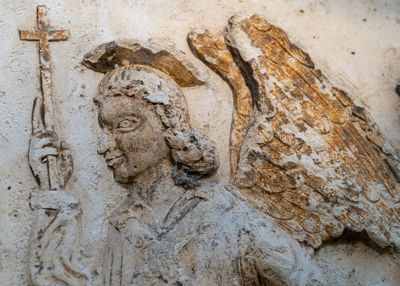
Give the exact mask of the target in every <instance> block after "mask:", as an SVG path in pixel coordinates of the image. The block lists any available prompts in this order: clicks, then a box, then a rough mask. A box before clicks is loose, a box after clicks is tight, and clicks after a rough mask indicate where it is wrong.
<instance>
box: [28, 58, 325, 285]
mask: <svg viewBox="0 0 400 286" xmlns="http://www.w3.org/2000/svg"><path fill="white" fill-rule="evenodd" d="M94 101H95V104H96V106H97V107H98V114H99V124H100V127H101V130H102V137H101V138H102V139H101V142H100V147H99V150H98V152H99V153H100V154H102V155H103V156H104V158H105V161H106V163H107V165H108V166H109V167H110V168H111V169H112V171H113V175H114V179H115V180H116V181H117V182H118V183H120V184H122V185H123V186H124V187H125V188H126V191H127V193H128V195H127V199H126V200H125V201H124V202H122V204H121V205H120V207H118V208H117V209H116V210H115V211H114V213H113V215H112V216H111V218H110V221H109V223H108V236H107V243H106V246H105V249H104V258H103V274H102V276H103V279H102V285H176V286H177V285H324V281H323V277H322V276H321V273H320V269H319V268H318V267H317V266H316V265H315V264H314V262H313V261H312V259H311V258H310V256H309V255H308V254H307V253H306V251H305V250H304V249H303V248H302V247H301V246H300V244H299V243H298V242H297V241H296V240H295V239H293V238H291V237H290V236H289V235H288V234H287V233H286V232H284V231H283V230H281V229H280V227H278V226H277V225H276V224H275V223H274V222H273V221H272V220H271V219H270V218H269V217H268V216H266V215H264V214H262V213H261V212H259V211H258V210H256V209H255V208H254V207H253V206H251V205H250V204H248V203H247V202H246V200H245V199H244V197H243V196H242V195H241V194H240V193H239V192H238V191H237V190H236V188H235V187H233V186H232V185H229V184H220V183H212V184H211V183H208V184H207V183H202V182H201V178H202V177H207V176H211V175H213V174H214V172H215V171H216V169H217V168H218V157H217V154H216V150H215V147H214V146H213V145H212V144H211V143H210V141H209V140H208V139H207V138H206V137H205V136H204V135H202V134H201V133H199V132H197V131H196V130H194V129H192V128H191V127H190V125H189V121H188V114H187V108H186V103H185V99H184V96H183V93H182V91H181V90H180V88H179V87H178V85H177V83H176V82H175V81H174V80H173V79H171V78H170V77H169V76H167V75H166V74H165V73H163V72H161V71H159V70H158V69H155V68H153V67H150V66H145V65H128V66H124V67H118V68H115V69H113V70H111V71H109V72H107V73H106V74H105V76H104V78H103V80H102V81H101V83H100V86H99V91H98V94H97V95H96V96H95V99H94ZM36 134H40V135H36ZM46 134H47V133H46V132H39V133H35V134H34V135H33V138H35V137H36V136H40V139H38V140H36V139H33V140H31V150H33V151H32V152H31V156H30V158H31V166H32V169H33V172H34V173H35V174H38V176H40V175H39V173H40V172H41V170H40V169H39V168H37V167H36V166H40V164H42V160H43V158H46V156H48V155H57V156H62V153H63V152H62V150H61V145H62V144H60V143H59V142H60V140H59V139H58V138H57V137H56V136H55V135H54V134H53V135H48V136H47V135H46ZM46 136H47V137H46ZM46 138H47V139H46ZM61 159H62V158H61ZM78 191H79V190H75V191H74V192H78ZM55 193H60V195H59V197H58V200H56V201H60V200H61V201H62V195H61V194H62V192H61V191H60V192H45V193H42V194H41V195H42V197H41V200H36V202H37V203H36V204H35V205H37V207H42V208H47V209H53V210H62V211H61V213H62V223H56V227H54V226H52V227H51V228H52V232H50V233H49V232H47V231H44V232H43V233H42V234H41V237H38V238H37V239H36V242H38V243H40V242H41V241H46V242H50V245H49V244H46V246H45V247H43V246H44V245H43V243H42V244H41V247H36V248H35V249H34V253H35V255H36V258H35V259H36V261H37V262H40V267H39V268H40V271H39V270H38V269H36V268H35V265H33V264H32V265H30V267H31V268H34V269H36V270H35V271H33V276H32V281H33V283H32V284H33V285H90V283H91V282H90V279H89V278H88V277H87V275H85V273H80V272H79V271H78V270H79V269H78V270H76V269H73V267H72V266H73V265H72V266H71V267H69V264H73V262H74V261H72V260H70V256H65V255H63V254H62V253H60V252H59V251H58V250H59V248H62V247H63V245H64V246H65V245H66V244H65V239H67V237H68V235H71V234H73V233H74V232H73V231H71V230H69V231H68V233H67V232H65V231H64V229H65V228H66V227H68V226H69V225H74V223H76V217H77V214H76V212H72V213H71V215H70V217H69V219H68V213H69V212H68V211H69V210H72V209H76V208H77V205H76V204H68V203H67V202H64V204H63V205H62V206H61V207H60V206H57V205H54V206H51V205H49V204H51V202H49V201H50V200H46V199H45V196H46V195H49V196H56V195H55ZM43 202H47V203H43ZM41 204H42V206H41ZM82 215H84V214H82ZM55 220H56V221H57V219H55ZM52 223H53V225H54V222H52ZM55 234H57V238H58V240H57V243H51V242H52V236H54V235H55ZM75 235H76V233H75ZM76 243H79V241H78V242H76ZM35 245H38V244H35ZM35 245H34V246H35ZM52 247H53V251H52V249H49V248H52ZM59 253H60V255H59V256H57V255H58V254H59ZM43 256H45V257H43ZM31 272H32V271H31ZM38 281H39V282H38Z"/></svg>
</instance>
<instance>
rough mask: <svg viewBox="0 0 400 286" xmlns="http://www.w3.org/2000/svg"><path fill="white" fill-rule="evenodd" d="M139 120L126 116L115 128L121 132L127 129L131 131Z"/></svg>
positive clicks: (137, 124)
mask: <svg viewBox="0 0 400 286" xmlns="http://www.w3.org/2000/svg"><path fill="white" fill-rule="evenodd" d="M139 122H140V121H139V120H138V119H137V118H127V119H124V120H121V121H120V122H119V123H118V125H117V127H116V129H117V130H118V131H122V132H128V131H133V130H135V129H136V128H137V127H138V126H139Z"/></svg>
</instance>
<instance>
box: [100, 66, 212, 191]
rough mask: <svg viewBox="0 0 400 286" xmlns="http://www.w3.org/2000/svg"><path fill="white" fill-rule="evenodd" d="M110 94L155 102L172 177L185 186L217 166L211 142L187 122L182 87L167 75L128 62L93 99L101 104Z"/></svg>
mask: <svg viewBox="0 0 400 286" xmlns="http://www.w3.org/2000/svg"><path fill="white" fill-rule="evenodd" d="M109 96H128V97H135V98H142V99H145V100H147V101H148V102H150V103H151V104H155V105H156V113H157V114H158V116H159V117H160V119H161V122H162V124H163V125H164V127H165V129H166V130H165V133H164V134H165V137H164V139H165V140H166V143H167V145H168V146H169V148H170V159H171V162H172V164H173V165H174V171H173V179H174V182H175V184H176V185H180V186H183V187H184V188H185V189H190V188H194V187H195V186H197V185H199V183H198V179H200V178H201V177H206V176H210V175H212V174H214V173H215V171H216V170H217V169H218V166H219V163H218V156H217V153H216V149H215V147H214V145H213V144H211V142H210V141H209V140H208V139H207V137H205V136H204V135H203V134H201V133H200V132H198V131H196V130H194V129H193V128H191V127H190V125H189V117H188V114H187V104H186V100H185V98H184V96H183V93H182V91H181V89H180V88H179V87H178V85H177V84H176V83H175V81H174V80H173V79H171V78H170V77H168V76H167V75H166V74H164V73H162V72H160V71H159V70H156V69H154V68H151V67H149V66H142V65H129V66H124V67H119V68H116V69H114V70H112V71H110V72H108V73H107V74H106V75H105V76H104V77H103V79H102V81H101V83H100V85H99V91H98V93H97V96H96V97H95V98H94V101H95V102H96V103H98V104H101V101H103V100H105V99H106V98H107V97H109Z"/></svg>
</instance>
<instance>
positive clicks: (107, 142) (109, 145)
mask: <svg viewBox="0 0 400 286" xmlns="http://www.w3.org/2000/svg"><path fill="white" fill-rule="evenodd" d="M115 148H116V143H115V140H114V139H113V137H112V135H111V133H110V132H109V131H107V130H106V129H103V131H102V133H101V135H100V139H99V148H98V149H97V153H99V154H100V155H105V154H106V153H107V151H110V150H114V149H115Z"/></svg>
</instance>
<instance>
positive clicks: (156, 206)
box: [128, 159, 184, 218]
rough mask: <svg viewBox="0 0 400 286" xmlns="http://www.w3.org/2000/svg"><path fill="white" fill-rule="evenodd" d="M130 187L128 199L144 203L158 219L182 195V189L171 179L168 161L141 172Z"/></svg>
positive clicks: (170, 167)
mask: <svg viewBox="0 0 400 286" xmlns="http://www.w3.org/2000/svg"><path fill="white" fill-rule="evenodd" d="M131 186H132V187H131V188H130V190H131V192H130V193H129V196H128V198H129V199H140V200H142V201H144V202H145V203H146V204H148V205H149V206H150V207H151V208H152V209H153V211H154V212H155V213H156V214H157V215H158V216H159V217H160V218H161V217H164V216H165V215H166V214H167V213H168V211H169V209H170V208H171V206H172V205H173V203H174V202H175V201H176V200H177V199H178V198H179V197H180V196H181V195H182V194H183V193H184V189H183V188H181V187H178V186H176V185H175V183H174V181H173V179H172V165H171V162H170V160H169V159H164V160H163V161H162V162H161V163H160V164H157V166H154V167H152V168H149V169H147V170H145V171H144V172H142V173H141V174H140V175H138V176H137V177H136V178H135V179H134V181H133V182H132V185H131Z"/></svg>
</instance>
